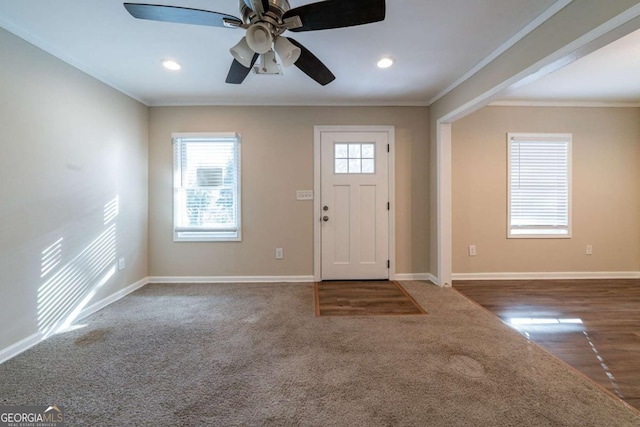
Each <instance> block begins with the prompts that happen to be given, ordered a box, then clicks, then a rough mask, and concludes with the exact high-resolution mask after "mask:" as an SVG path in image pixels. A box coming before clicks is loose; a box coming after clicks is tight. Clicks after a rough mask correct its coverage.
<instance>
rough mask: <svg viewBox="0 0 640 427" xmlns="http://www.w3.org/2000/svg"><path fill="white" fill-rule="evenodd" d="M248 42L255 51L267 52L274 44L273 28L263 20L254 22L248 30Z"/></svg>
mask: <svg viewBox="0 0 640 427" xmlns="http://www.w3.org/2000/svg"><path fill="white" fill-rule="evenodd" d="M247 44H248V45H249V47H250V48H251V49H252V50H253V51H254V52H255V53H260V54H263V53H267V52H269V51H270V50H271V46H272V45H273V35H272V34H271V29H269V27H268V26H267V24H264V23H262V22H258V23H257V24H253V25H252V26H250V27H249V29H248V30H247Z"/></svg>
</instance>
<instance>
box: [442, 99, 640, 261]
mask: <svg viewBox="0 0 640 427" xmlns="http://www.w3.org/2000/svg"><path fill="white" fill-rule="evenodd" d="M507 132H556V133H559V132H562V133H565V132H566V133H572V134H573V146H572V148H573V157H572V158H573V162H572V166H573V175H572V196H573V203H572V209H573V212H572V219H573V237H572V238H571V239H507V238H506V223H507V142H506V134H507ZM452 150H453V151H452V157H453V271H454V273H481V272H590V271H591V272H592V271H601V272H611V271H638V270H640V109H638V108H536V107H485V108H484V109H482V110H480V111H478V112H475V113H473V114H471V115H469V116H467V117H465V118H463V119H461V120H459V121H457V122H455V123H454V124H453V144H452ZM471 244H474V245H476V246H477V256H475V257H470V256H469V255H468V245H471ZM587 244H589V245H593V255H591V256H587V255H586V254H585V248H586V245H587Z"/></svg>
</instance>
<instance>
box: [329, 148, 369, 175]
mask: <svg viewBox="0 0 640 427" xmlns="http://www.w3.org/2000/svg"><path fill="white" fill-rule="evenodd" d="M334 154H335V156H334V160H335V167H334V172H335V173H355V174H361V173H367V174H373V173H375V157H376V156H375V154H376V151H375V144H371V143H351V144H335V148H334Z"/></svg>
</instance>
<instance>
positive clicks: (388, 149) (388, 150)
mask: <svg viewBox="0 0 640 427" xmlns="http://www.w3.org/2000/svg"><path fill="white" fill-rule="evenodd" d="M389 145H390V144H387V153H388V152H390V150H391V149H390V148H389Z"/></svg>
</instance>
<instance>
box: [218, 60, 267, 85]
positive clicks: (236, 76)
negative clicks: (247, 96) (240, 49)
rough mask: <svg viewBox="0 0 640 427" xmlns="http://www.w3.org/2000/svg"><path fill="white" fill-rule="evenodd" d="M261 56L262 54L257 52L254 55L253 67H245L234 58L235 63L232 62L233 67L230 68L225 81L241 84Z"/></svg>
mask: <svg viewBox="0 0 640 427" xmlns="http://www.w3.org/2000/svg"><path fill="white" fill-rule="evenodd" d="M259 56H260V55H259V54H257V53H256V54H254V55H253V59H252V60H251V67H249V68H247V67H245V66H244V65H242V64H241V63H239V62H238V61H237V60H235V59H234V60H233V63H231V68H230V69H229V74H227V80H225V82H226V83H231V84H234V85H239V84H240V83H242V82H243V81H244V79H246V78H247V76H248V75H249V73H250V72H251V68H253V64H255V63H256V61H257V60H258V57H259Z"/></svg>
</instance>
